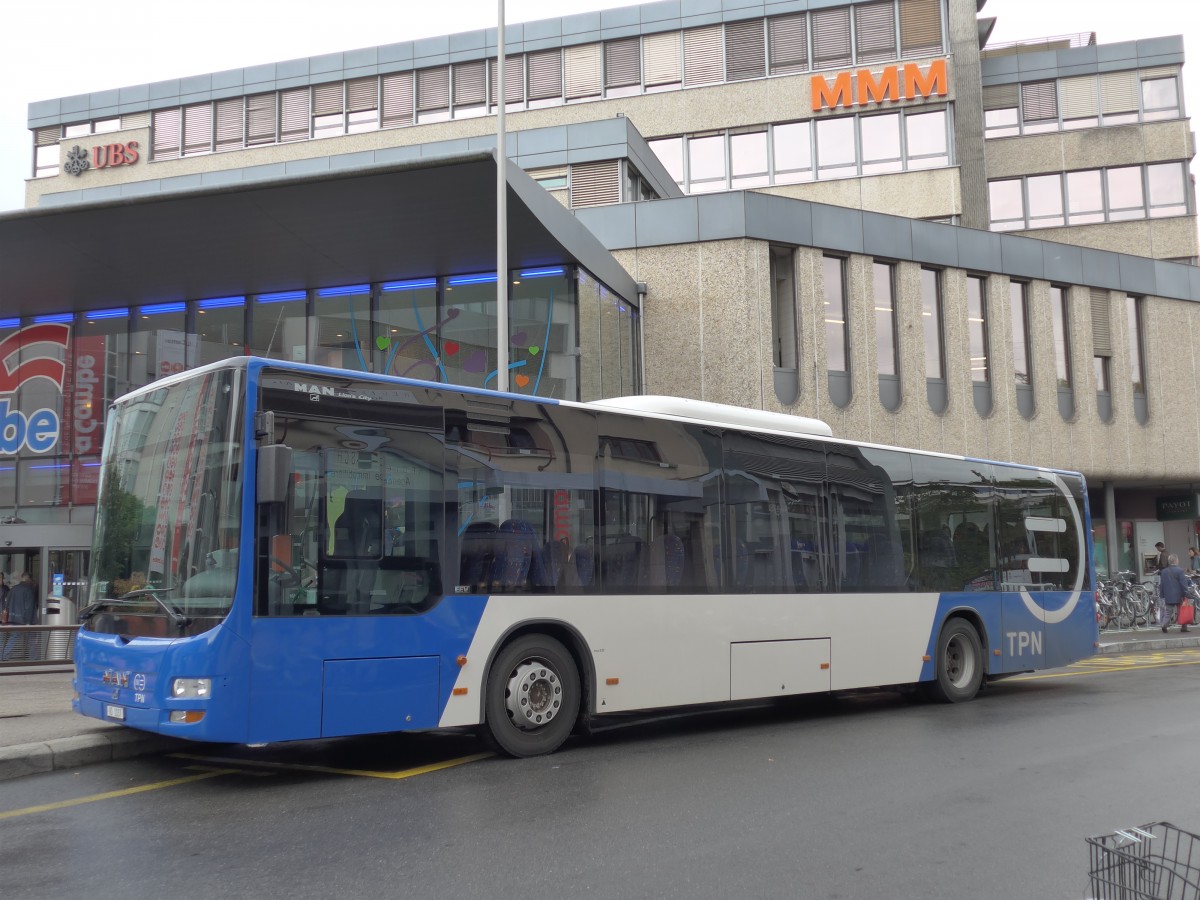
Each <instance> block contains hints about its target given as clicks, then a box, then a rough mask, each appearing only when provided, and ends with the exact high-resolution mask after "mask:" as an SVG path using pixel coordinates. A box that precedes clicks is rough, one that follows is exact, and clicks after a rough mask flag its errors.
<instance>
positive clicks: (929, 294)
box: [921, 269, 946, 379]
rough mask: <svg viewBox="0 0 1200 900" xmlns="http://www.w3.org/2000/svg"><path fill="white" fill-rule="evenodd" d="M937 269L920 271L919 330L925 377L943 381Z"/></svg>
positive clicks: (940, 312)
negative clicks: (920, 331)
mask: <svg viewBox="0 0 1200 900" xmlns="http://www.w3.org/2000/svg"><path fill="white" fill-rule="evenodd" d="M941 281H942V279H941V273H940V272H939V271H938V270H937V269H922V270H921V328H922V331H923V333H924V336H925V377H926V378H938V379H944V378H945V377H946V370H945V367H944V366H943V364H942V285H941Z"/></svg>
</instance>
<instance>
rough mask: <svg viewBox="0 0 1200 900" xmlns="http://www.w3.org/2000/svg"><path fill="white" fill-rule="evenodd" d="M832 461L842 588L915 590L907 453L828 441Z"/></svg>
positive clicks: (832, 484) (834, 510)
mask: <svg viewBox="0 0 1200 900" xmlns="http://www.w3.org/2000/svg"><path fill="white" fill-rule="evenodd" d="M828 461H829V482H830V492H831V499H832V505H831V509H832V510H833V516H834V535H835V540H834V549H835V551H836V553H835V559H836V563H835V570H836V572H837V575H838V583H839V584H840V586H841V589H842V590H843V591H903V590H911V589H912V587H913V583H912V580H911V576H912V570H913V563H914V556H913V526H912V514H911V510H910V507H909V500H910V494H911V490H912V463H911V461H910V456H909V454H907V453H902V452H899V451H895V450H874V449H859V448H857V447H841V446H835V445H830V446H829V448H828Z"/></svg>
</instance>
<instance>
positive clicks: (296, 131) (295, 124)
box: [279, 88, 310, 141]
mask: <svg viewBox="0 0 1200 900" xmlns="http://www.w3.org/2000/svg"><path fill="white" fill-rule="evenodd" d="M308 110H309V96H308V88H297V89H296V90H294V91H281V92H280V94H279V140H280V141H307V140H308V135H309V125H310V122H309V116H308Z"/></svg>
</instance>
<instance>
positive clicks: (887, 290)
mask: <svg viewBox="0 0 1200 900" xmlns="http://www.w3.org/2000/svg"><path fill="white" fill-rule="evenodd" d="M871 281H872V285H873V288H874V290H873V292H872V296H873V298H874V305H875V358H876V360H877V365H878V367H879V402H880V403H881V404H882V405H883V408H884V409H890V410H893V411H895V410H897V409H899V408H900V378H899V373H900V362H899V352H898V346H897V340H896V334H897V332H896V267H895V266H894V265H892V264H891V263H885V262H875V263H873V264H872V266H871Z"/></svg>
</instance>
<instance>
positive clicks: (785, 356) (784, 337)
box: [771, 247, 800, 406]
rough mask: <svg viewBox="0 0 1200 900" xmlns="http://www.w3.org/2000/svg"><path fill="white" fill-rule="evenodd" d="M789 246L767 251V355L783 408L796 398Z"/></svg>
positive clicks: (792, 274)
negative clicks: (768, 268)
mask: <svg viewBox="0 0 1200 900" xmlns="http://www.w3.org/2000/svg"><path fill="white" fill-rule="evenodd" d="M792 252H793V251H792V248H791V247H772V248H771V355H772V358H773V362H774V363H775V396H776V397H777V398H778V400H779V402H780V403H782V404H784V405H785V406H791V405H792V404H793V403H795V402H796V401H797V400H798V399H799V398H800V375H799V366H800V361H799V359H800V352H799V346H798V335H799V332H798V329H797V328H796V277H795V267H794V265H793V263H792Z"/></svg>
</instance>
